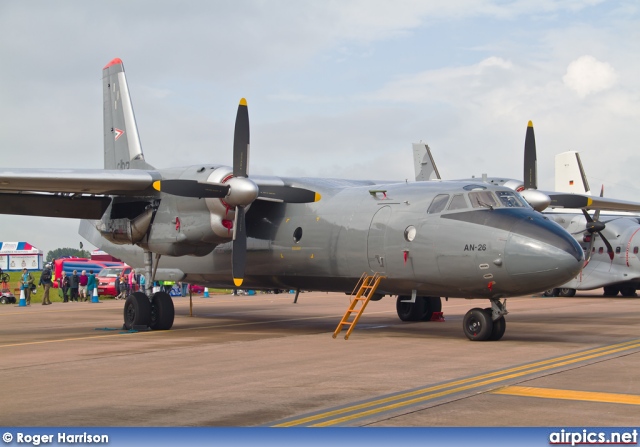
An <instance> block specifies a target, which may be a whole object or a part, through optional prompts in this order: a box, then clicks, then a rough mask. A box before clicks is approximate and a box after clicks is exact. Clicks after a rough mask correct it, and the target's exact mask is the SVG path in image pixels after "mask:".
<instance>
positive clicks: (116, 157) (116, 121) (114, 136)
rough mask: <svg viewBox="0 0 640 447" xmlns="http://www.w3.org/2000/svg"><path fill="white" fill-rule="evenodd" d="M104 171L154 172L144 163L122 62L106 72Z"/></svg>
mask: <svg viewBox="0 0 640 447" xmlns="http://www.w3.org/2000/svg"><path fill="white" fill-rule="evenodd" d="M102 90H103V94H104V96H103V100H104V105H103V106H104V108H103V110H104V168H105V169H133V168H136V169H153V167H152V166H151V165H149V164H147V163H146V162H145V160H144V154H143V153H142V146H141V145H140V137H139V136H138V126H137V125H136V117H135V115H134V114H133V106H132V104H131V97H130V96H129V87H128V86H127V78H126V77H125V74H124V65H123V64H122V61H121V60H120V59H118V58H115V59H113V60H112V61H111V62H109V63H108V64H107V65H106V66H105V67H104V68H103V69H102Z"/></svg>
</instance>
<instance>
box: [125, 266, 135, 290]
mask: <svg viewBox="0 0 640 447" xmlns="http://www.w3.org/2000/svg"><path fill="white" fill-rule="evenodd" d="M127 284H129V294H132V293H133V292H135V291H136V285H137V281H136V269H131V271H130V272H129V277H128V278H127Z"/></svg>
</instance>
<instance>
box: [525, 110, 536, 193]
mask: <svg viewBox="0 0 640 447" xmlns="http://www.w3.org/2000/svg"><path fill="white" fill-rule="evenodd" d="M537 159H538V158H537V155H536V137H535V135H534V133H533V123H532V122H531V121H529V124H528V125H527V135H526V136H525V139H524V188H525V189H538V173H537V163H538V161H537Z"/></svg>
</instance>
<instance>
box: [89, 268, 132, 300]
mask: <svg viewBox="0 0 640 447" xmlns="http://www.w3.org/2000/svg"><path fill="white" fill-rule="evenodd" d="M123 270H124V273H125V275H128V274H129V272H130V271H131V267H129V266H124V267H107V268H105V269H102V270H100V273H98V274H97V275H96V283H98V295H111V296H116V295H117V294H118V292H116V278H117V277H118V276H120V274H121V273H122V271H123Z"/></svg>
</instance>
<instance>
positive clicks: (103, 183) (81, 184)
mask: <svg viewBox="0 0 640 447" xmlns="http://www.w3.org/2000/svg"><path fill="white" fill-rule="evenodd" d="M161 178H162V177H161V176H160V174H159V173H157V172H155V171H146V170H141V169H126V170H120V169H117V170H116V169H113V170H104V169H5V170H2V171H0V191H13V192H49V193H70V194H72V193H76V194H111V195H125V196H126V195H133V196H136V195H141V194H144V192H145V191H147V190H149V191H150V192H153V188H152V187H151V185H152V184H153V182H154V181H156V180H160V179H161Z"/></svg>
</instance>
